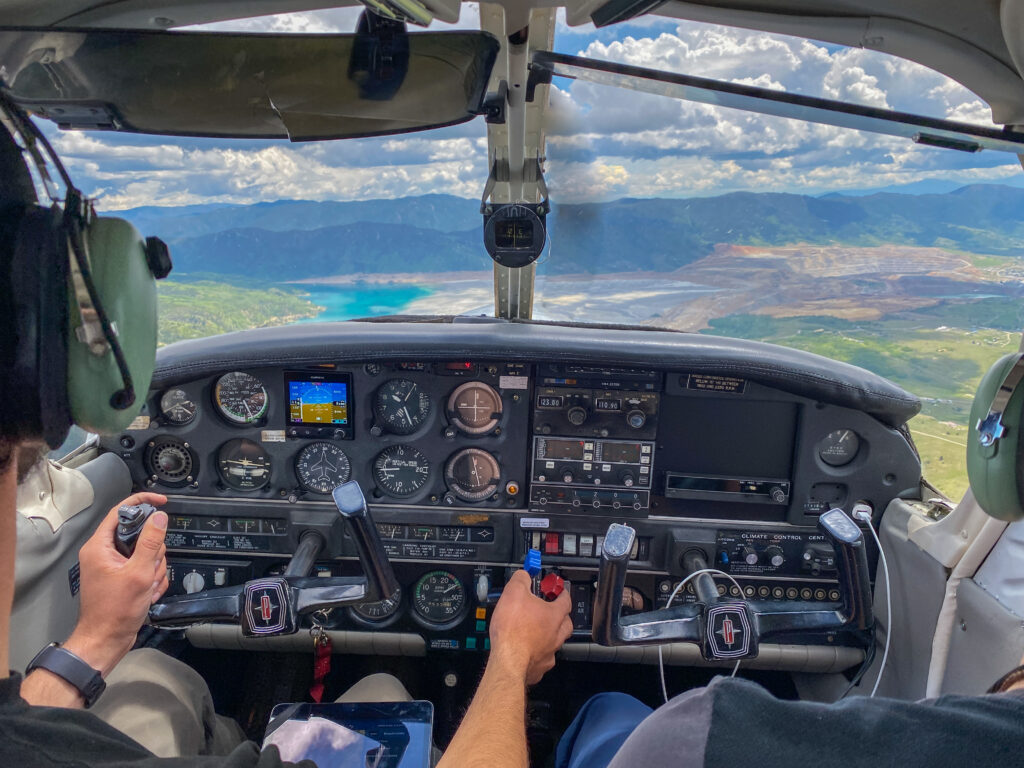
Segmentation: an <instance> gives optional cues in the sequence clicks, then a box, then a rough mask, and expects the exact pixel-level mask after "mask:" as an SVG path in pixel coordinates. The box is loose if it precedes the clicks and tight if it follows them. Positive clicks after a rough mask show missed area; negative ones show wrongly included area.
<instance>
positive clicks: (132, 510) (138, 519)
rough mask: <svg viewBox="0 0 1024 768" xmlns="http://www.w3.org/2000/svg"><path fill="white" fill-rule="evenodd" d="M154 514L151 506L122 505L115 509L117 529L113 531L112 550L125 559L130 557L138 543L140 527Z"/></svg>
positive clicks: (153, 508) (144, 504) (154, 510)
mask: <svg viewBox="0 0 1024 768" xmlns="http://www.w3.org/2000/svg"><path fill="white" fill-rule="evenodd" d="M154 512H156V507H154V506H153V505H152V504H146V503H142V504H124V505H123V506H121V507H118V509H117V528H115V529H114V548H115V549H116V550H117V551H118V552H120V553H121V554H122V555H124V556H125V557H131V556H132V553H133V552H135V545H136V544H137V543H138V541H139V535H140V534H141V533H142V527H143V526H144V525H145V524H146V521H147V520H149V516H150V515H152V514H153V513H154Z"/></svg>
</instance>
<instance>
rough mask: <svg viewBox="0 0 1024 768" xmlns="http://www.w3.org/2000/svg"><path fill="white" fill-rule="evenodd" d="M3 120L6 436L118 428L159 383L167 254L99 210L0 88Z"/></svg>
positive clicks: (57, 439) (1, 362)
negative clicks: (49, 195)
mask: <svg viewBox="0 0 1024 768" xmlns="http://www.w3.org/2000/svg"><path fill="white" fill-rule="evenodd" d="M0 123H2V125H3V128H4V129H5V130H0V435H2V436H3V437H4V438H6V439H9V440H16V441H17V440H26V439H40V438H41V439H43V440H44V441H45V442H46V443H47V444H48V445H49V446H50V447H51V448H57V447H58V446H60V444H61V443H62V442H63V441H64V439H65V438H66V437H67V434H68V430H69V429H70V427H71V425H72V424H77V425H78V426H80V427H82V428H83V429H85V430H86V431H88V432H95V433H99V434H111V433H115V432H119V431H121V430H123V429H125V428H126V427H127V426H128V425H129V424H130V423H131V422H132V420H133V419H134V418H135V416H136V415H137V414H138V412H139V410H140V409H141V407H142V405H143V404H144V403H145V399H146V398H145V395H146V393H147V392H148V390H149V384H150V381H151V380H152V376H153V369H154V366H155V363H156V346H157V297H156V280H158V279H160V278H163V277H165V276H166V275H167V274H168V273H169V272H170V270H171V260H170V253H169V252H168V249H167V246H166V245H165V244H164V243H163V242H162V241H160V240H159V239H158V238H148V239H146V240H143V238H142V236H141V235H140V234H139V233H138V231H136V229H135V227H133V226H132V225H131V224H130V223H129V222H127V221H125V220H123V219H117V218H112V217H104V216H97V215H96V214H95V211H94V210H93V205H92V202H91V201H90V200H88V199H87V198H86V197H85V196H84V195H82V193H81V192H79V191H78V189H77V188H76V187H75V186H74V184H72V182H71V179H70V177H69V176H68V173H67V171H66V169H65V168H64V166H63V165H62V164H61V162H60V160H59V158H58V157H57V155H56V153H55V152H54V151H53V148H52V147H51V146H50V144H49V142H48V141H47V139H46V137H45V136H44V135H43V134H42V133H41V132H40V131H39V129H38V128H37V127H36V125H35V124H34V123H33V122H32V120H31V119H29V117H28V115H27V114H26V113H25V111H24V110H22V109H21V107H19V106H18V105H17V104H16V103H15V102H14V101H13V100H12V99H11V97H10V95H9V94H8V92H7V91H6V89H5V88H3V87H2V84H0ZM47 161H49V163H48V162H47ZM30 164H31V165H30ZM32 166H34V167H35V169H36V171H37V178H39V179H40V180H41V181H42V182H43V184H44V185H45V186H47V190H48V191H49V186H50V182H51V180H50V176H49V174H48V170H47V168H48V166H52V167H53V168H55V169H56V171H57V172H58V174H59V176H60V178H61V180H62V181H63V184H64V188H65V190H66V195H65V198H64V201H63V205H62V206H61V205H58V204H57V203H56V202H54V203H53V204H52V205H50V206H45V205H41V204H40V202H39V196H38V195H37V194H36V191H35V190H36V186H35V183H34V182H33V179H32V174H31V167H32ZM140 392H141V393H142V396H141V397H140V396H138V393H140Z"/></svg>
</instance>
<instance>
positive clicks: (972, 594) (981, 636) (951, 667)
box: [942, 579, 1024, 695]
mask: <svg viewBox="0 0 1024 768" xmlns="http://www.w3.org/2000/svg"><path fill="white" fill-rule="evenodd" d="M956 606H957V612H956V622H955V624H954V627H953V636H952V638H951V639H950V647H949V657H948V660H947V662H946V672H945V675H944V676H943V679H942V693H944V694H945V693H961V694H967V695H975V694H979V693H984V692H985V691H986V690H987V689H988V687H989V686H990V685H992V683H994V682H995V681H996V680H998V679H999V678H1000V677H1001V676H1002V675H1004V674H1006V673H1007V672H1009V671H1010V670H1011V669H1013V668H1014V667H1015V666H1017V664H1018V663H1020V659H1021V656H1022V655H1024V623H1022V621H1021V619H1022V617H1021V616H1020V615H1018V614H1016V613H1014V612H1013V611H1011V610H1010V609H1008V608H1007V607H1006V606H1004V605H1003V604H1002V603H1000V602H999V601H998V600H996V598H995V597H993V596H992V595H990V594H989V593H988V592H986V591H985V590H984V589H982V588H981V586H979V585H978V583H977V582H976V581H974V579H964V580H963V581H961V582H960V586H959V588H958V590H957V599H956Z"/></svg>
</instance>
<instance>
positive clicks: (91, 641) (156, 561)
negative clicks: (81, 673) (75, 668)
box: [64, 493, 167, 674]
mask: <svg viewBox="0 0 1024 768" xmlns="http://www.w3.org/2000/svg"><path fill="white" fill-rule="evenodd" d="M142 503H147V504H152V505H153V506H155V507H159V506H162V505H163V504H166V503H167V497H166V496H161V495H160V494H158V493H137V494H135V495H134V496H129V497H128V498H127V499H125V500H124V501H122V502H121V503H120V504H118V505H117V506H115V507H114V508H113V509H111V510H110V512H109V514H107V516H106V517H105V518H104V519H103V522H102V523H100V526H99V528H98V529H97V530H96V533H94V534H93V535H92V538H90V539H89V540H88V541H87V542H86V543H85V545H84V546H83V547H82V549H81V551H80V552H79V553H78V560H79V563H80V565H81V608H80V611H79V615H78V625H77V626H76V627H75V631H74V632H73V633H72V634H71V637H70V638H68V641H67V642H66V643H65V644H64V647H65V648H67V649H68V650H69V651H71V652H72V653H75V654H77V655H78V656H80V657H81V658H82V659H84V660H85V661H86V662H88V663H89V664H90V665H91V666H93V667H94V668H96V669H98V670H100V671H101V672H102V673H103V674H106V673H108V672H109V671H110V670H112V669H113V668H114V666H115V665H116V664H117V662H119V661H120V660H121V659H122V658H123V657H124V655H125V654H126V653H128V651H130V650H131V648H132V646H133V645H134V644H135V636H136V635H137V634H138V632H139V629H140V628H141V627H142V624H143V622H144V621H145V620H146V614H147V612H148V611H149V607H150V606H151V605H152V604H153V603H154V602H156V601H157V600H159V599H160V596H161V595H162V594H163V593H164V592H165V591H166V590H167V547H166V546H165V545H164V536H165V534H166V533H167V513H166V512H154V513H153V514H152V515H150V517H149V519H148V520H147V521H146V525H145V526H144V527H143V529H142V532H141V533H140V534H139V540H138V543H137V544H136V546H135V552H134V554H133V555H132V556H131V558H130V559H129V558H125V557H124V556H123V555H121V553H119V552H118V551H117V549H115V548H114V532H115V530H116V529H117V510H118V507H120V506H122V505H125V504H142Z"/></svg>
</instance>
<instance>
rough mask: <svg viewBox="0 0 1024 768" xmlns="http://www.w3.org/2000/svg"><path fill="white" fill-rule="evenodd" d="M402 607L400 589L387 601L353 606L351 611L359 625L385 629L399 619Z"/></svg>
mask: <svg viewBox="0 0 1024 768" xmlns="http://www.w3.org/2000/svg"><path fill="white" fill-rule="evenodd" d="M401 607H402V589H401V587H399V588H398V589H397V590H396V591H395V594H393V595H392V596H391V597H389V598H387V599H386V600H378V601H377V602H375V603H363V604H362V605H353V606H352V608H351V609H350V611H351V613H350V615H351V617H352V618H353V619H355V621H356V622H357V623H359V624H370V625H372V626H374V627H383V626H387V625H388V624H390V623H392V622H393V621H394V620H395V619H397V618H398V611H399V609H400V608H401Z"/></svg>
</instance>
